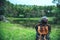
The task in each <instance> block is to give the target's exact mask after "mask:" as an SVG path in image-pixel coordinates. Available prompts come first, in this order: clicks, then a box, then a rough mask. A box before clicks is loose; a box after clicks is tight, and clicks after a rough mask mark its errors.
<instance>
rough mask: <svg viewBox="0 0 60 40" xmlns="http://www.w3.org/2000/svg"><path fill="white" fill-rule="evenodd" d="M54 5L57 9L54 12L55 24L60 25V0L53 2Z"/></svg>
mask: <svg viewBox="0 0 60 40" xmlns="http://www.w3.org/2000/svg"><path fill="white" fill-rule="evenodd" d="M53 3H56V6H57V9H56V10H55V11H54V12H55V14H56V15H55V17H56V18H55V19H54V20H55V22H56V23H60V0H53Z"/></svg>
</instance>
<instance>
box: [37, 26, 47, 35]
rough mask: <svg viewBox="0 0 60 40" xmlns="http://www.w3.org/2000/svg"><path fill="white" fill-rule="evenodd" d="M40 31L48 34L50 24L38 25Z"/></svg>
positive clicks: (42, 33)
mask: <svg viewBox="0 0 60 40" xmlns="http://www.w3.org/2000/svg"><path fill="white" fill-rule="evenodd" d="M38 33H39V34H41V35H47V34H48V26H38Z"/></svg>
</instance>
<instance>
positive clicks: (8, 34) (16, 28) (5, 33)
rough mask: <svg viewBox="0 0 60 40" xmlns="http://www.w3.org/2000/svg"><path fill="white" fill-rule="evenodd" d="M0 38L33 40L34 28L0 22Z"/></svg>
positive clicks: (2, 39)
mask: <svg viewBox="0 0 60 40" xmlns="http://www.w3.org/2000/svg"><path fill="white" fill-rule="evenodd" d="M0 25H1V27H0V28H1V29H0V32H1V35H0V36H1V40H35V30H34V29H32V28H24V27H23V26H22V25H16V24H11V23H5V22H4V23H1V24H0Z"/></svg>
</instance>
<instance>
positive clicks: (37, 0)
mask: <svg viewBox="0 0 60 40" xmlns="http://www.w3.org/2000/svg"><path fill="white" fill-rule="evenodd" d="M9 1H10V2H11V3H13V4H22V5H37V6H48V5H55V4H54V3H52V1H53V0H9Z"/></svg>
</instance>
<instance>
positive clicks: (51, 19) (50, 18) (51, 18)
mask: <svg viewBox="0 0 60 40" xmlns="http://www.w3.org/2000/svg"><path fill="white" fill-rule="evenodd" d="M7 19H9V20H11V21H12V20H36V21H38V20H41V18H12V17H8V18H7ZM53 19H54V17H48V20H49V21H53Z"/></svg>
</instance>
